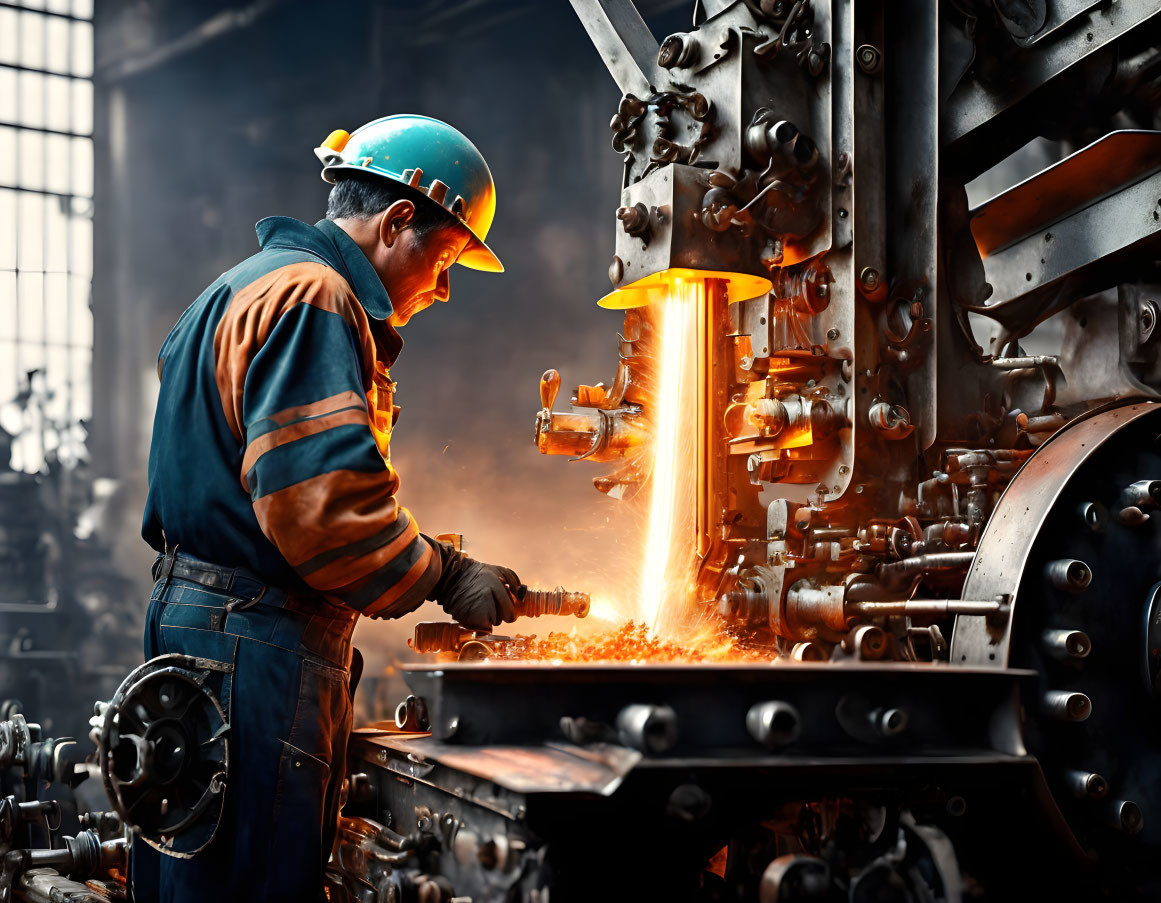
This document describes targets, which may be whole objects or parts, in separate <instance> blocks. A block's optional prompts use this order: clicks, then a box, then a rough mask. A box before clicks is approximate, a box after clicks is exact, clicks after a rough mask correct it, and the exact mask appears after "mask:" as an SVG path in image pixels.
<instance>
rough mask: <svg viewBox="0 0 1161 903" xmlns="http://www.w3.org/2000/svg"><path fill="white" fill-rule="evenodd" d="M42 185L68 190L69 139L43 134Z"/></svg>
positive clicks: (52, 188)
mask: <svg viewBox="0 0 1161 903" xmlns="http://www.w3.org/2000/svg"><path fill="white" fill-rule="evenodd" d="M44 187H45V188H47V189H48V190H49V191H59V192H60V193H61V194H67V193H68V190H69V139H68V138H66V137H65V136H64V135H45V136H44Z"/></svg>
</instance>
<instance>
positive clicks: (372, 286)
mask: <svg viewBox="0 0 1161 903" xmlns="http://www.w3.org/2000/svg"><path fill="white" fill-rule="evenodd" d="M254 228H255V231H256V232H257V233H258V244H259V245H260V246H261V247H262V248H263V249H266V248H294V249H297V250H301V251H308V252H310V253H312V254H317V255H318V256H319V257H322V258H323V259H324V260H325V261H326V262H327V264H329V265H330V267H331V268H332V269H334V270H336V271H338V272H339V273H340V274H341V275H342V276H343V278H344V279H346V280H347V282H348V283H349V284H350V286H351V288H352V289H353V290H354V292H355V297H357V298H358V299H359V303H360V304H362V305H363V310H365V311H366V312H367V315H368V316H369V317H373V318H374V319H376V320H383V321H385V320H386V319H387V318H388V317H390V316H391V312H392V310H393V309H394V308H393V307H392V306H391V298H390V297H389V296H388V295H387V290H386V289H385V288H383V282H382V280H380V279H379V274H378V273H376V272H375V268H374V267H373V266H371V261H369V260H368V259H367V255H366V254H364V253H363V252H362V250H361V249H360V248H359V246H358V245H357V244H355V242H354V241H352V240H351V237H350V236H349V235H347V233H346V232H344V231H343V230H342V229H340V228H339V227H338V226H336V225H335V224H334V223H332V222H331V221H330V220H326V219H323V220H319V221H318V222H317V223H315V224H314V225H313V226H309V225H307V224H306V223H304V222H301V221H299V220H296V219H292V218H291V217H289V216H268V217H266V219H264V220H261V221H259V223H258V225H257V226H255V227H254ZM383 325H385V326H387V325H388V324H386V323H384V324H383ZM388 329H390V326H388ZM390 331H391V332H394V330H393V329H390Z"/></svg>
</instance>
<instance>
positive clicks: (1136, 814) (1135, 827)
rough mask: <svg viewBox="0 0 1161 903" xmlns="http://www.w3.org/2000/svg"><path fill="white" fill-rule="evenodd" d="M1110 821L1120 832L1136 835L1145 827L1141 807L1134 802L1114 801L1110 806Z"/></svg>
mask: <svg viewBox="0 0 1161 903" xmlns="http://www.w3.org/2000/svg"><path fill="white" fill-rule="evenodd" d="M1108 821H1109V824H1111V825H1112V826H1113V827H1114V828H1116V829H1117V830H1118V831H1124V832H1125V833H1126V834H1136V833H1137V832H1138V831H1140V830H1141V829H1142V828H1143V827H1145V816H1144V813H1142V812H1141V807H1140V806H1138V805H1137V804H1136V803H1134V802H1133V801H1132V800H1114V801H1113V802H1112V803H1110V804H1109V808H1108Z"/></svg>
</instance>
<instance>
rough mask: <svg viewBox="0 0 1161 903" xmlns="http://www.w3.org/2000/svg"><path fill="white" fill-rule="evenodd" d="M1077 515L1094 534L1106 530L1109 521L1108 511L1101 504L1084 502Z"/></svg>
mask: <svg viewBox="0 0 1161 903" xmlns="http://www.w3.org/2000/svg"><path fill="white" fill-rule="evenodd" d="M1077 513H1078V514H1079V515H1080V517H1081V520H1083V521H1084V522H1085V524H1086V525H1087V526H1088V528H1089V529H1090V530H1092V531H1093V533H1100V532H1101V531H1102V530H1104V528H1105V524H1107V523H1108V520H1109V512H1108V509H1107V508H1105V506H1104V505H1102V504H1101V503H1100V502H1082V503H1081V504H1080V507H1079V508H1077Z"/></svg>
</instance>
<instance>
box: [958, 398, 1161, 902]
mask: <svg viewBox="0 0 1161 903" xmlns="http://www.w3.org/2000/svg"><path fill="white" fill-rule="evenodd" d="M1159 503H1161V405H1158V404H1153V403H1148V404H1134V405H1126V406H1122V407H1118V408H1114V409H1111V410H1106V411H1103V412H1101V413H1098V414H1095V415H1092V416H1090V417H1089V418H1087V419H1085V420H1082V421H1080V422H1077V423H1075V424H1073V425H1071V426H1069V427H1067V428H1066V429H1065V430H1063V431H1062V432H1061V433H1060V434H1058V435H1056V436H1054V437H1053V438H1052V440H1051V441H1050V442H1048V443H1046V444H1045V445H1044V446H1043V447H1042V448H1041V449H1040V450H1038V451H1037V453H1036V454H1035V455H1034V456H1033V457H1032V458H1031V459H1030V460H1029V462H1028V464H1027V465H1026V466H1025V467H1024V469H1023V470H1022V471H1021V472H1020V473H1019V474H1018V475H1017V476H1016V478H1015V479H1014V480H1013V481H1012V484H1011V485H1010V486H1009V487H1008V489H1007V491H1006V492H1005V493H1004V495H1003V497H1002V498H1001V500H1000V502H999V505H998V506H997V509H996V512H995V514H994V515H993V517H992V520H991V521H989V523H988V525H987V527H986V529H985V532H984V534H983V537H982V539H981V542H980V548H979V552H978V554H977V556H976V560H975V562H974V564H973V566H972V569H971V572H970V573H969V575H968V579H967V582H966V584H965V586H964V598H970V599H990V598H994V597H996V596H1000V595H1005V596H1008V597H1009V599H1010V601H1011V603H1012V609H1011V610H1012V617H1011V621H1010V622H1009V623H1008V624H1007V625H1006V626H1004V627H997V626H995V625H994V624H993V625H989V624H988V623H987V622H986V621H985V620H984V619H982V618H964V617H961V618H960V619H959V620H958V622H957V624H956V628H955V632H954V634H953V639H952V649H951V657H952V661H953V663H954V664H966V665H985V666H988V665H991V666H997V667H1003V666H1004V665H1010V666H1011V667H1016V668H1031V669H1034V670H1036V671H1037V672H1038V674H1039V681H1038V686H1037V687H1036V690H1035V694H1034V696H1033V694H1032V693H1029V694H1028V697H1026V698H1024V699H1023V710H1024V724H1023V741H1024V744H1025V745H1026V747H1027V750H1028V752H1030V753H1032V754H1033V755H1035V756H1036V757H1037V758H1038V759H1039V760H1040V762H1041V765H1042V767H1043V770H1044V776H1045V780H1046V782H1047V784H1048V787H1049V788H1050V789H1051V792H1052V798H1053V800H1054V801H1055V804H1056V806H1058V807H1059V811H1060V814H1061V815H1062V816H1063V819H1064V820H1065V822H1066V823H1067V825H1068V828H1069V829H1070V830H1071V833H1072V835H1073V836H1074V837H1075V839H1076V841H1077V844H1078V847H1077V853H1078V855H1081V856H1083V857H1084V858H1085V859H1086V860H1087V861H1088V863H1089V864H1091V865H1093V866H1095V867H1096V868H1097V869H1098V870H1099V873H1100V875H1101V881H1102V883H1106V882H1111V883H1113V884H1114V885H1122V886H1125V887H1133V888H1136V889H1137V890H1138V891H1139V890H1141V889H1143V888H1149V889H1152V890H1156V889H1159V888H1161V868H1158V866H1157V861H1158V859H1157V857H1158V855H1159V854H1161V701H1159V700H1161V683H1159V682H1158V678H1157V673H1158V671H1159V670H1161V630H1158V627H1152V628H1150V620H1149V619H1150V617H1152V618H1154V620H1155V623H1157V624H1158V626H1159V627H1161V602H1156V603H1155V599H1157V598H1159V597H1161V592H1159V591H1158V584H1159V581H1161V505H1159Z"/></svg>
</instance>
